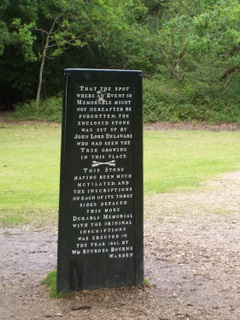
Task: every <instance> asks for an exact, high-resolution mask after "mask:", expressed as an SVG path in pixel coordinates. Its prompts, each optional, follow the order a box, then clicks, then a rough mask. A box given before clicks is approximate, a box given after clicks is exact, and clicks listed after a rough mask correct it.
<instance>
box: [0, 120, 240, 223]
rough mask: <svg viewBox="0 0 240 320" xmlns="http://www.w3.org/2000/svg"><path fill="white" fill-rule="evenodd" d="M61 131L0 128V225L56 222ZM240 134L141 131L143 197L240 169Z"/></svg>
mask: <svg viewBox="0 0 240 320" xmlns="http://www.w3.org/2000/svg"><path fill="white" fill-rule="evenodd" d="M60 136H61V128H60V126H56V125H53V124H44V123H27V124H26V123H25V124H24V123H22V124H19V125H16V124H13V123H9V124H4V125H1V126H0V148H1V153H0V224H1V225H14V224H15V225H17V224H23V223H31V224H33V225H34V226H36V227H39V226H45V225H49V224H53V223H56V222H57V218H58V214H57V212H58V198H59V171H60ZM239 145H240V132H238V131H221V132H213V131H184V130H167V131H151V130H149V131H148V130H146V131H145V132H144V180H145V181H144V189H145V195H146V196H147V195H150V194H153V193H161V192H172V191H175V190H179V189H181V190H184V189H186V188H194V187H197V186H199V183H200V182H201V181H204V180H205V179H209V178H212V177H214V176H217V175H219V174H221V173H224V172H229V171H237V170H239V169H240V151H239V150H240V149H239Z"/></svg>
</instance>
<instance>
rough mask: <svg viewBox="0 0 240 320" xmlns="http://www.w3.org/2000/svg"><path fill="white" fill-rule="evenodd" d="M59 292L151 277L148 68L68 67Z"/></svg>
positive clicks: (114, 285)
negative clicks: (146, 234)
mask: <svg viewBox="0 0 240 320" xmlns="http://www.w3.org/2000/svg"><path fill="white" fill-rule="evenodd" d="M57 269H58V270H57V288H58V291H59V292H62V293H64V292H67V291H69V290H83V289H94V288H103V287H117V286H125V285H134V284H140V285H141V284H143V164H142V74H141V71H125V70H96V69H66V70H65V93H64V109H63V122H62V151H61V178H60V204H59V235H58V267H57Z"/></svg>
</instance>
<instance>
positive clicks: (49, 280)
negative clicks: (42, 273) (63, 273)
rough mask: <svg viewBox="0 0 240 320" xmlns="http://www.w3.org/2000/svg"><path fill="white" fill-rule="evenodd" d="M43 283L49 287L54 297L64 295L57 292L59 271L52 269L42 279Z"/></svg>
mask: <svg viewBox="0 0 240 320" xmlns="http://www.w3.org/2000/svg"><path fill="white" fill-rule="evenodd" d="M42 284H44V285H46V286H47V287H48V288H49V291H50V296H51V297H52V298H58V299H59V298H62V297H63V295H62V294H61V293H58V292H57V285H56V284H57V271H56V270H54V271H51V272H50V273H49V274H48V275H47V276H46V278H45V279H44V280H43V281H42Z"/></svg>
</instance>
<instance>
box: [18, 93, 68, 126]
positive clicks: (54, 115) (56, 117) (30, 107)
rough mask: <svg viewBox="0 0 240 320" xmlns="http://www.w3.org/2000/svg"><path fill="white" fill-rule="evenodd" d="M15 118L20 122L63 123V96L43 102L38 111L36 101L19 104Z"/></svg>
mask: <svg viewBox="0 0 240 320" xmlns="http://www.w3.org/2000/svg"><path fill="white" fill-rule="evenodd" d="M13 117H14V118H15V119H18V120H38V121H55V122H61V119H62V94H59V95H57V96H54V97H51V98H49V99H46V100H44V101H42V102H41V103H40V106H39V109H38V110H36V102H35V100H31V101H28V102H26V103H23V104H19V105H17V106H16V109H15V112H14V114H13Z"/></svg>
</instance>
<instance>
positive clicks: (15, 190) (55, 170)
mask: <svg viewBox="0 0 240 320" xmlns="http://www.w3.org/2000/svg"><path fill="white" fill-rule="evenodd" d="M0 133H1V134H0V148H1V154H0V221H1V222H2V223H3V224H13V223H14V224H21V223H35V224H36V225H39V224H40V225H41V224H42V223H43V224H46V223H52V222H53V221H56V220H57V208H58V190H59V169H60V126H56V125H49V124H40V123H34V124H21V125H14V124H8V125H4V126H1V128H0Z"/></svg>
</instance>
